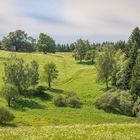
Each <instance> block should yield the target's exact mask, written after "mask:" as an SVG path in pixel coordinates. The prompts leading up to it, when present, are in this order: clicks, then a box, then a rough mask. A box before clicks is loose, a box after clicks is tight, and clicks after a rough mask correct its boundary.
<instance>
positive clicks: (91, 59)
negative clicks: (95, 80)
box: [85, 50, 95, 64]
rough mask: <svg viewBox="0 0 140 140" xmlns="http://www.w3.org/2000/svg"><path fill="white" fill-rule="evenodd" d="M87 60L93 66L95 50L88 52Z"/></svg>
mask: <svg viewBox="0 0 140 140" xmlns="http://www.w3.org/2000/svg"><path fill="white" fill-rule="evenodd" d="M85 59H86V60H90V61H91V64H93V63H94V59H95V50H88V51H87V52H86V55H85Z"/></svg>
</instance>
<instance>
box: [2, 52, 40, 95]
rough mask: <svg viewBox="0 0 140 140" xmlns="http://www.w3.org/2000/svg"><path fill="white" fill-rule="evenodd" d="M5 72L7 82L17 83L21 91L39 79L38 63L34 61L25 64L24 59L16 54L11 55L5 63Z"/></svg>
mask: <svg viewBox="0 0 140 140" xmlns="http://www.w3.org/2000/svg"><path fill="white" fill-rule="evenodd" d="M4 72H5V73H4V74H5V75H4V82H5V84H13V85H15V86H16V87H17V88H18V90H19V92H20V93H21V92H23V91H24V90H26V89H27V88H28V87H29V86H31V85H33V86H34V85H36V84H37V83H38V80H39V74H38V63H37V62H36V61H32V62H31V64H30V65H25V64H24V60H23V59H22V58H17V57H16V55H11V56H10V57H9V58H8V59H7V61H6V62H5V63H4Z"/></svg>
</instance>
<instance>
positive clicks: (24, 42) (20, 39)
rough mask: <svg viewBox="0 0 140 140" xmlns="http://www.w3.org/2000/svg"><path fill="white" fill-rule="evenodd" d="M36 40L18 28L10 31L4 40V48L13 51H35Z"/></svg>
mask: <svg viewBox="0 0 140 140" xmlns="http://www.w3.org/2000/svg"><path fill="white" fill-rule="evenodd" d="M34 41H35V40H34V39H33V38H32V41H31V37H28V35H27V34H26V33H25V32H24V31H22V30H16V31H15V32H10V33H9V35H8V36H7V37H4V38H3V40H2V49H4V50H11V51H24V52H32V51H34V44H33V42H34Z"/></svg>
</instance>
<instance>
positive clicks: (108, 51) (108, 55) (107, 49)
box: [96, 46, 115, 89]
mask: <svg viewBox="0 0 140 140" xmlns="http://www.w3.org/2000/svg"><path fill="white" fill-rule="evenodd" d="M114 63H115V60H114V58H113V52H112V46H104V47H103V49H102V52H98V54H97V59H96V68H97V76H98V77H97V81H99V82H100V81H101V82H105V83H106V87H107V89H108V82H109V80H110V79H109V78H110V77H111V74H112V72H113V65H114Z"/></svg>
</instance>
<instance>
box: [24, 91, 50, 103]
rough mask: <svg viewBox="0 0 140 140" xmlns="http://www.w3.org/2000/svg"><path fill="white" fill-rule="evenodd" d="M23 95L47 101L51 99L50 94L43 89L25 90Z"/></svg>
mask: <svg viewBox="0 0 140 140" xmlns="http://www.w3.org/2000/svg"><path fill="white" fill-rule="evenodd" d="M24 96H25V97H27V98H39V99H40V100H42V101H49V100H51V99H52V96H51V95H49V94H48V93H46V92H45V91H38V90H33V89H30V90H28V91H26V94H25V95H24Z"/></svg>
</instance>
